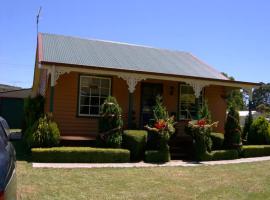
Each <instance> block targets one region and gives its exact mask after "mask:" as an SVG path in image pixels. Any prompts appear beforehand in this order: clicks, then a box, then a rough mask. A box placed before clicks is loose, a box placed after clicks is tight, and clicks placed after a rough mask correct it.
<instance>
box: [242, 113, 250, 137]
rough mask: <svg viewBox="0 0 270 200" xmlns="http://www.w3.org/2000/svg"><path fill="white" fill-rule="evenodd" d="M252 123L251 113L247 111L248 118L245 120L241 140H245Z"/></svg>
mask: <svg viewBox="0 0 270 200" xmlns="http://www.w3.org/2000/svg"><path fill="white" fill-rule="evenodd" d="M252 122H253V117H252V113H251V111H249V113H248V116H247V117H246V118H245V125H244V129H243V133H242V139H243V140H247V136H248V133H249V131H250V127H251V124H252Z"/></svg>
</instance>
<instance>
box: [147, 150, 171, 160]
mask: <svg viewBox="0 0 270 200" xmlns="http://www.w3.org/2000/svg"><path fill="white" fill-rule="evenodd" d="M144 159H145V162H148V163H165V162H169V161H170V160H171V155H170V152H169V150H163V151H158V150H148V151H146V152H145V158H144Z"/></svg>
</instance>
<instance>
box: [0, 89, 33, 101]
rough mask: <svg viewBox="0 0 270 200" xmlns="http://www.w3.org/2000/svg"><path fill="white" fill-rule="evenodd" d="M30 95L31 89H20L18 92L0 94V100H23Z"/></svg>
mask: <svg viewBox="0 0 270 200" xmlns="http://www.w3.org/2000/svg"><path fill="white" fill-rule="evenodd" d="M30 94H31V89H20V90H12V91H6V92H0V98H2V97H5V98H21V99H24V98H26V97H28V96H30Z"/></svg>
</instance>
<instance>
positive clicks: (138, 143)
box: [122, 130, 147, 161]
mask: <svg viewBox="0 0 270 200" xmlns="http://www.w3.org/2000/svg"><path fill="white" fill-rule="evenodd" d="M146 142H147V131H144V130H125V131H124V132H123V143H122V147H123V148H125V149H128V150H130V159H131V160H134V161H138V160H142V159H143V156H144V151H145V148H146Z"/></svg>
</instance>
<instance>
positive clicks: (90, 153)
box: [31, 147, 130, 163]
mask: <svg viewBox="0 0 270 200" xmlns="http://www.w3.org/2000/svg"><path fill="white" fill-rule="evenodd" d="M31 153H32V161H34V162H48V163H50V162H56V163H124V162H130V153H129V150H126V149H109V148H106V149H102V148H92V147H52V148H32V149H31Z"/></svg>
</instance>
